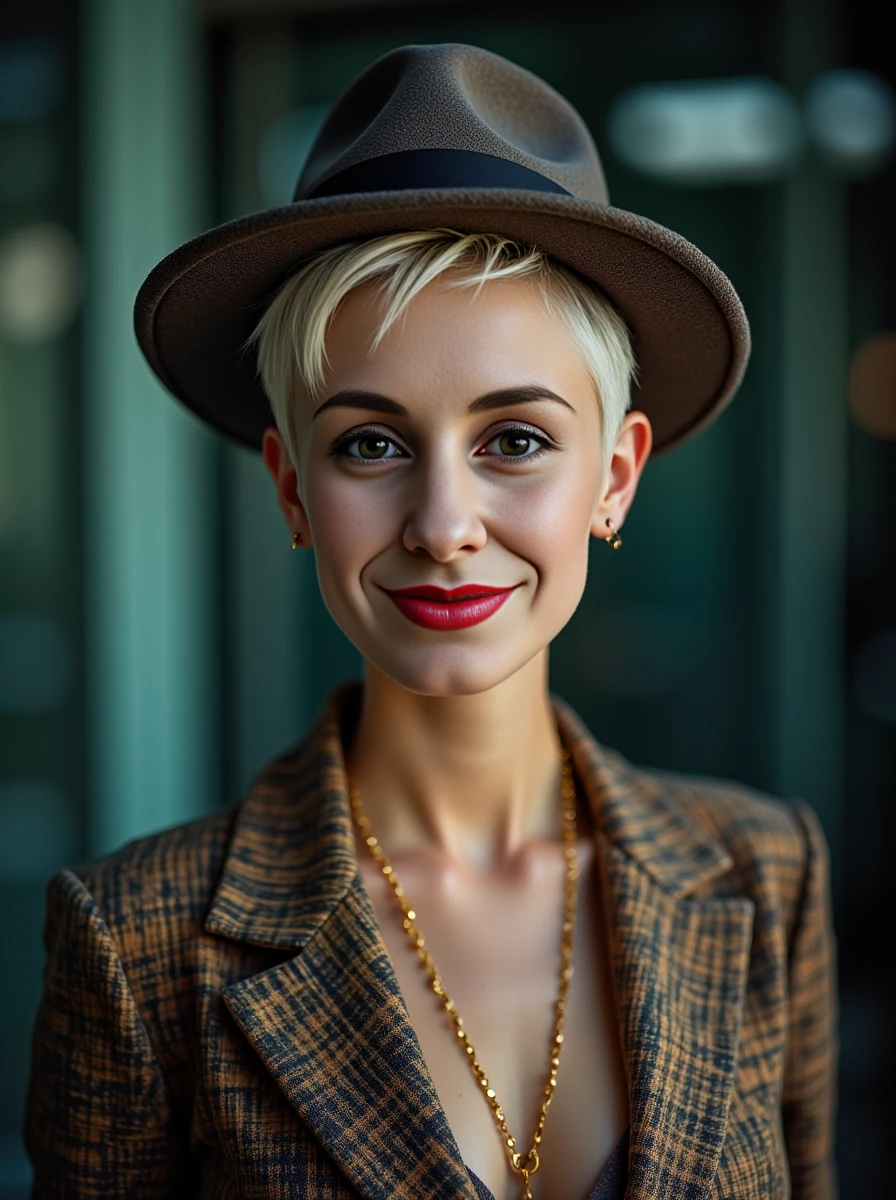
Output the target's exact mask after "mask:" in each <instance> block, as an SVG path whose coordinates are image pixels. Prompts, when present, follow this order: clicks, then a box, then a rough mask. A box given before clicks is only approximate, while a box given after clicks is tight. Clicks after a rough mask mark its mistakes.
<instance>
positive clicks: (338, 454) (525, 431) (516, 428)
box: [327, 425, 556, 467]
mask: <svg viewBox="0 0 896 1200" xmlns="http://www.w3.org/2000/svg"><path fill="white" fill-rule="evenodd" d="M505 433H521V434H522V435H523V436H524V437H527V438H530V439H531V440H532V441H533V442H540V443H541V447H540V449H538V450H536V451H535V452H534V453H532V454H522V455H518V454H498V455H494V456H492V457H496V458H500V459H502V460H503V461H504V462H527V463H529V462H533V461H534V460H535V459H537V458H541V457H542V455H544V454H548V453H549V452H550V451H551V450H555V449H556V447H555V446H554V445H553V444H552V443H551V441H550V439H549V438H547V437H545V435H544V434H543V433H536V432H535V430H534V429H529V428H527V427H526V426H525V425H507V426H506V427H505V428H503V429H499V430H498V431H497V432H496V433H494V434H492V436H491V437H490V438H489V440H488V442H486V445H489V444H490V443H491V442H493V441H494V440H495V439H496V438H499V437H503V435H504V434H505ZM371 435H372V436H374V437H380V438H383V440H384V441H387V442H391V443H392V445H393V446H394V445H396V444H397V443H396V442H395V439H394V438H393V437H392V436H391V435H390V434H388V433H386V432H385V431H384V430H382V429H377V428H376V427H375V426H373V425H365V426H364V428H363V429H350V430H349V431H348V433H345V434H343V435H342V437H340V438H339V439H338V440H337V441H336V442H334V444H333V445H332V447H331V448H330V449H329V450H328V451H327V453H328V454H331V455H332V456H333V457H334V458H341V459H348V460H349V461H350V462H353V463H361V464H362V465H363V466H365V467H367V466H376V465H377V464H378V463H382V462H394V461H395V460H396V458H397V457H398V456H397V455H394V456H392V457H391V458H358V457H356V456H355V455H354V454H349V453H348V451H347V449H346V447H348V446H350V445H351V444H352V442H360V441H363V439H364V438H365V437H370V436H371Z"/></svg>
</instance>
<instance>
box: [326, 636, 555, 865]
mask: <svg viewBox="0 0 896 1200" xmlns="http://www.w3.org/2000/svg"><path fill="white" fill-rule="evenodd" d="M559 749H560V742H559V737H558V734H557V725H556V719H555V716H554V711H553V708H552V706H551V702H550V695H549V691H548V682H547V651H546V650H545V651H544V652H543V653H542V654H541V655H538V656H536V658H535V659H533V660H532V662H530V663H528V664H527V665H526V666H525V667H523V668H522V669H521V670H520V671H518V672H517V673H516V674H515V675H513V676H512V677H511V678H509V679H507V680H505V681H504V682H503V683H501V684H499V685H497V686H496V687H494V688H491V689H490V690H489V691H487V692H481V693H478V694H476V695H469V696H425V695H419V694H418V693H416V692H410V691H408V690H407V689H406V688H404V687H402V686H401V685H400V684H397V683H395V681H394V680H392V679H390V678H388V677H387V676H385V675H383V674H382V673H381V672H379V671H378V670H377V669H376V668H375V667H372V666H371V665H370V664H369V663H368V664H366V667H365V675H364V695H363V703H362V707H361V713H360V715H359V718H358V725H357V728H356V730H355V735H354V738H353V741H352V745H351V748H350V749H348V750H347V754H346V758H347V762H346V765H347V768H348V775H349V783H350V785H351V786H352V787H357V788H358V790H359V792H360V796H361V803H362V806H363V810H364V813H365V815H366V816H367V818H368V819H369V821H370V823H371V826H372V829H373V832H374V833H375V834H376V836H377V838H378V839H379V842H380V844H381V845H382V847H383V850H384V851H385V853H386V855H387V857H390V858H391V857H393V856H395V855H399V854H406V853H412V852H415V851H422V852H426V853H427V854H428V855H429V856H430V858H431V859H432V861H433V863H434V865H436V866H442V867H452V868H473V869H477V870H485V871H502V870H507V869H510V868H512V867H513V866H514V863H515V862H516V861H518V860H519V859H520V858H521V856H523V855H524V854H525V852H526V850H527V849H528V848H530V847H532V846H533V845H535V844H543V843H544V842H545V841H548V842H554V841H556V840H558V839H559V838H560V836H561V830H562V811H561V805H560V754H559Z"/></svg>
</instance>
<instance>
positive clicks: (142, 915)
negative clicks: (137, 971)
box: [46, 804, 239, 949]
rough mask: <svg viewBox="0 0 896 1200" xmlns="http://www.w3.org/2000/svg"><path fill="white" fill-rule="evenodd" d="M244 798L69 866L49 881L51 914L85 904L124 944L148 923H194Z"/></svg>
mask: <svg viewBox="0 0 896 1200" xmlns="http://www.w3.org/2000/svg"><path fill="white" fill-rule="evenodd" d="M238 808H239V805H238V804H234V805H231V806H230V807H229V808H227V809H224V810H222V811H221V812H217V813H211V814H209V815H207V816H203V817H197V818H195V819H193V820H191V821H186V822H183V823H181V824H179V825H174V826H171V827H170V828H168V829H163V830H160V831H159V832H156V833H153V834H148V835H146V836H144V837H139V838H134V839H132V840H131V841H129V842H127V843H125V844H124V845H123V846H121V847H119V848H118V849H117V850H115V851H113V852H111V853H109V854H106V855H103V856H102V857H97V858H94V859H91V860H89V861H85V862H80V863H77V864H74V865H72V866H68V867H65V868H64V869H63V870H61V871H59V872H57V873H56V874H55V875H54V876H53V878H52V879H50V881H49V883H48V884H47V888H46V891H47V908H48V914H50V915H52V914H53V912H54V911H56V910H58V908H59V907H60V906H62V907H69V908H73V907H80V908H82V909H84V910H85V911H88V912H89V913H90V914H91V915H92V917H93V918H94V920H99V921H101V922H103V923H104V924H105V925H106V926H107V927H108V931H109V933H110V934H111V935H112V937H113V940H114V941H115V942H116V943H117V944H118V945H119V947H120V948H121V949H124V947H125V946H126V945H127V942H128V939H129V938H132V939H133V938H136V939H137V940H138V941H142V940H143V938H144V937H145V935H146V932H147V930H148V929H149V928H150V927H156V928H158V927H159V926H167V927H172V928H173V927H174V926H177V925H180V926H183V927H184V928H192V929H195V927H196V925H197V924H201V923H202V921H203V920H204V916H205V909H206V908H207V906H208V903H209V900H210V898H211V895H212V894H213V892H214V890H215V887H216V886H217V883H218V880H219V878H220V875H221V870H222V868H223V863H224V858H225V855H226V852H227V847H228V844H229V841H230V836H231V832H232V829H233V824H234V821H235V819H236V815H237V811H238Z"/></svg>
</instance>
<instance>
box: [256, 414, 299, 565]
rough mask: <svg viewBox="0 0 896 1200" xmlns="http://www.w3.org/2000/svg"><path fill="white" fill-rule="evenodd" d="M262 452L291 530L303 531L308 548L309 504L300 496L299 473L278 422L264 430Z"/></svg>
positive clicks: (291, 531)
mask: <svg viewBox="0 0 896 1200" xmlns="http://www.w3.org/2000/svg"><path fill="white" fill-rule="evenodd" d="M261 453H262V458H263V459H264V465H265V466H266V467H267V469H268V471H269V473H270V476H271V478H272V479H273V481H274V487H275V488H276V489H277V503H278V504H279V505H280V511H281V512H282V513H283V515H284V517H285V518H286V524H287V527H288V528H289V531H290V533H300V534H301V535H302V546H303V547H305V548H306V549H307V548H309V547H310V546H311V527H310V525H309V524H308V517H307V514H306V513H305V506H304V505H303V504H302V501H301V500H300V499H299V480H298V476H297V474H296V469H295V467H294V466H293V465H292V461H291V460H290V457H289V453H288V451H287V449H286V446H285V444H284V442H283V439H282V438H281V436H280V433H279V430H278V429H277V428H276V427H275V426H274V425H270V426H269V427H268V428H267V429H266V430H265V431H264V436H263V438H262V447H261Z"/></svg>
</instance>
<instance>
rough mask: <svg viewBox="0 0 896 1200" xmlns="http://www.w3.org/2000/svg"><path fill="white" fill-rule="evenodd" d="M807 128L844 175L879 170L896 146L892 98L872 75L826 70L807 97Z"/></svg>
mask: <svg viewBox="0 0 896 1200" xmlns="http://www.w3.org/2000/svg"><path fill="white" fill-rule="evenodd" d="M805 113H806V125H807V127H808V129H809V132H810V133H811V135H812V138H813V139H814V141H815V143H816V145H817V146H818V148H819V150H820V151H821V153H822V155H823V157H824V159H825V160H826V162H827V163H828V165H830V166H833V167H836V168H837V169H838V170H841V171H843V172H845V173H848V174H856V175H861V174H868V173H871V172H873V171H876V170H878V169H879V167H880V166H882V164H883V163H884V162H886V161H887V160H888V159H889V157H890V155H891V154H892V152H893V145H894V142H896V94H894V92H893V89H892V87H890V85H889V84H888V83H887V82H886V81H885V80H883V79H881V78H880V77H879V76H877V75H873V74H872V73H871V72H870V71H847V70H838V71H825V72H824V73H823V74H821V75H819V76H818V77H817V79H815V80H814V81H813V83H812V85H811V87H810V88H809V90H808V91H807V93H806V97H805Z"/></svg>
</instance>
